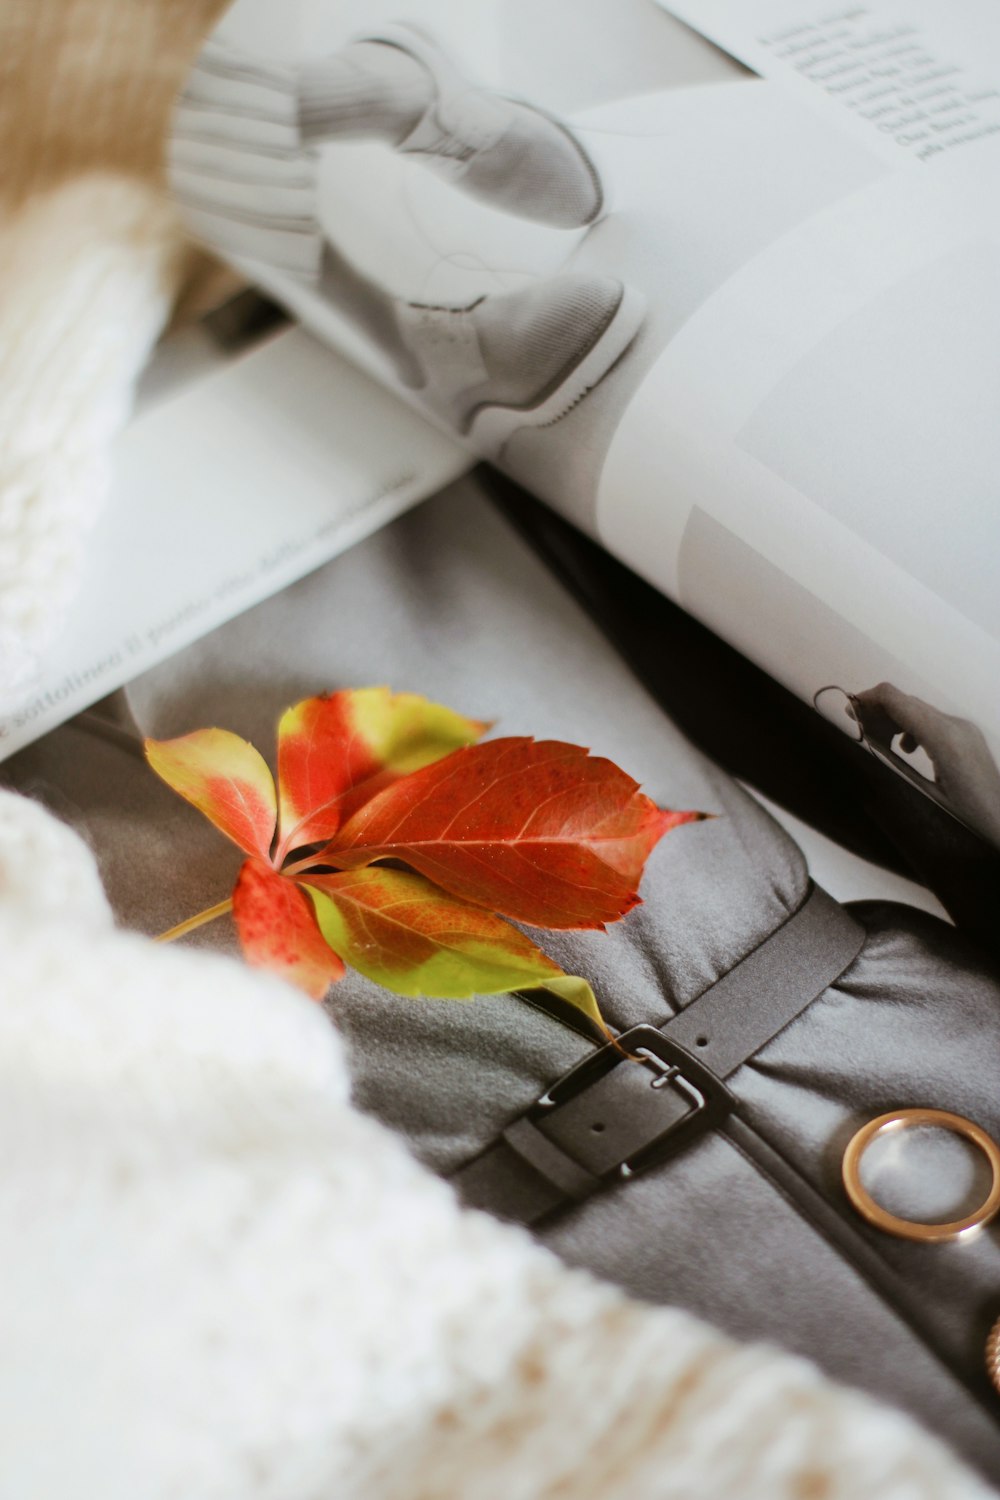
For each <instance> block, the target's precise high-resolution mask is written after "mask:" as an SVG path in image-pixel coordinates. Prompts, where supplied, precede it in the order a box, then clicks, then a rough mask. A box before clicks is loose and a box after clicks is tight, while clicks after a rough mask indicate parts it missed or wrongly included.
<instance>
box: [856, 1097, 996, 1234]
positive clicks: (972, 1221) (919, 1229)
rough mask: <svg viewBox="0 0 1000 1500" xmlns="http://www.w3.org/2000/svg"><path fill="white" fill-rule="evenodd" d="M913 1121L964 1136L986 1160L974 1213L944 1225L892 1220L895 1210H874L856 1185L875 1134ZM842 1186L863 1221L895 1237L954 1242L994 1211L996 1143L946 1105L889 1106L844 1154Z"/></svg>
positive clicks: (872, 1202)
mask: <svg viewBox="0 0 1000 1500" xmlns="http://www.w3.org/2000/svg"><path fill="white" fill-rule="evenodd" d="M918 1125H935V1126H937V1127H938V1129H940V1130H951V1131H954V1133H955V1134H956V1135H961V1136H964V1137H965V1139H966V1140H967V1141H972V1143H973V1145H976V1146H978V1147H979V1149H980V1151H982V1153H983V1155H984V1156H985V1157H986V1159H987V1161H988V1162H989V1164H990V1169H991V1170H992V1173H993V1182H992V1185H991V1187H990V1190H989V1193H988V1194H987V1196H986V1198H985V1199H984V1200H983V1202H982V1203H981V1204H980V1205H979V1207H978V1208H977V1209H976V1210H975V1212H973V1213H971V1214H967V1215H966V1217H965V1218H964V1219H952V1220H951V1222H950V1223H948V1224H921V1223H920V1221H919V1220H917V1219H898V1218H897V1217H896V1215H895V1214H891V1213H889V1212H888V1211H887V1210H886V1209H884V1208H880V1207H879V1205H878V1204H877V1203H876V1202H875V1199H874V1198H873V1197H872V1195H871V1193H869V1192H867V1191H866V1189H865V1188H863V1187H862V1186H861V1175H860V1171H859V1168H860V1166H861V1158H862V1156H863V1155H864V1154H865V1152H866V1151H867V1149H868V1147H869V1146H870V1145H871V1143H872V1141H873V1140H875V1138H876V1136H880V1135H887V1134H888V1133H889V1132H890V1131H894V1130H908V1129H912V1128H914V1127H916V1126H918ZM843 1176H844V1189H845V1191H846V1193H847V1196H848V1198H850V1200H851V1202H852V1203H853V1205H854V1207H855V1208H856V1209H857V1211H858V1213H859V1214H860V1215H861V1217H862V1218H863V1219H867V1220H868V1222H869V1224H874V1226H875V1228H876V1229H882V1230H884V1231H885V1233H886V1234H894V1235H897V1236H898V1237H899V1239H901V1240H922V1241H923V1243H924V1244H940V1243H942V1242H943V1241H944V1240H958V1239H962V1238H963V1237H964V1236H965V1235H971V1234H974V1233H975V1231H976V1230H977V1229H982V1227H983V1225H984V1224H988V1223H989V1222H990V1220H991V1219H993V1218H995V1217H996V1215H997V1213H1000V1146H998V1145H997V1143H996V1141H995V1140H994V1139H993V1137H992V1136H990V1135H987V1134H986V1131H985V1130H983V1129H982V1128H981V1127H980V1126H979V1125H976V1124H974V1123H973V1121H972V1120H967V1119H966V1118H965V1116H964V1115H953V1114H950V1113H949V1111H948V1110H946V1109H894V1110H891V1111H890V1112H889V1114H887V1115H878V1116H877V1117H876V1119H874V1120H869V1122H868V1124H867V1125H863V1126H862V1127H861V1129H860V1130H859V1131H858V1133H857V1135H855V1136H854V1137H853V1139H852V1140H851V1142H850V1144H849V1145H848V1147H847V1150H846V1151H845V1152H844V1164H843Z"/></svg>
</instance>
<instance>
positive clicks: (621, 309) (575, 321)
mask: <svg viewBox="0 0 1000 1500" xmlns="http://www.w3.org/2000/svg"><path fill="white" fill-rule="evenodd" d="M645 311H646V307H645V302H644V299H643V298H642V297H641V296H640V295H639V294H638V293H637V292H635V291H634V290H632V289H631V288H629V287H626V286H624V285H623V284H622V283H621V282H620V281H617V280H616V279H614V278H613V277H605V276H574V275H561V276H553V277H549V278H547V279H544V280H542V281H539V282H537V283H535V284H534V285H533V286H530V287H527V288H525V289H524V290H518V291H515V292H506V293H503V294H501V295H499V296H493V297H483V298H481V299H480V300H479V301H477V302H474V303H473V304H472V305H471V306H470V307H466V308H440V307H423V306H420V305H418V304H412V303H411V304H406V305H402V306H401V307H400V308H399V310H398V311H397V315H396V316H397V326H398V328H399V333H400V338H401V341H402V343H403V345H404V346H405V348H406V350H407V353H408V355H409V356H410V358H411V359H412V360H413V361H414V362H415V363H416V365H417V366H419V367H420V369H421V370H422V371H423V372H424V384H423V387H422V389H421V395H422V396H423V398H424V399H425V400H426V401H427V402H428V404H429V405H431V406H432V407H433V408H434V409H435V410H436V411H438V412H439V414H440V415H441V416H443V417H444V418H445V419H446V420H448V421H449V422H450V423H452V424H453V425H454V426H455V427H456V428H457V429H458V431H459V432H461V433H462V434H463V435H464V436H466V437H468V438H469V440H470V441H471V443H472V444H473V445H474V446H475V448H476V450H477V452H479V453H482V454H483V455H484V456H485V457H489V458H494V459H495V458H497V457H498V455H499V453H500V451H501V450H502V448H503V446H504V444H505V443H506V441H507V439H508V438H509V437H510V436H511V435H512V434H513V433H515V432H517V431H518V430H519V429H521V428H523V427H536V428H539V427H547V426H550V425H552V424H553V423H555V422H557V421H559V419H560V418H561V417H564V416H565V415H566V413H567V412H569V411H570V410H572V408H573V407H574V406H576V405H577V404H578V402H580V401H582V400H583V398H584V397H585V396H586V395H587V394H588V392H589V391H592V390H593V389H594V387H595V386H596V385H598V384H599V383H600V381H602V380H603V379H604V377H605V376H606V375H607V374H608V372H609V371H610V370H611V369H612V368H613V366H614V365H615V364H617V362H618V360H619V359H621V357H622V355H623V354H624V353H625V352H626V350H627V349H628V347H629V345H630V344H631V343H632V341H633V339H634V338H635V336H636V334H637V333H638V331H639V329H640V328H641V326H642V323H643V319H644V317H645Z"/></svg>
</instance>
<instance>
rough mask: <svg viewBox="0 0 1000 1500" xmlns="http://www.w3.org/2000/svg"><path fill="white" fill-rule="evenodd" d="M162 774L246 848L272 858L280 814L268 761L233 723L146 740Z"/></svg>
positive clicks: (151, 758) (150, 757)
mask: <svg viewBox="0 0 1000 1500" xmlns="http://www.w3.org/2000/svg"><path fill="white" fill-rule="evenodd" d="M145 749H146V759H147V760H148V761H149V764H150V765H151V766H152V768H153V770H154V771H155V772H156V774H157V776H160V777H162V779H163V780H164V781H165V782H166V783H167V785H168V786H169V787H172V788H173V789H174V791H175V792H178V793H179V794H180V795H181V796H182V797H184V798H185V799H186V801H188V802H191V803H193V805H194V806H195V807H196V808H197V809H198V811H199V812H202V813H204V814H205V817H206V818H207V819H208V820H209V822H210V823H214V824H215V826H216V828H218V829H219V831H220V832H221V833H224V834H225V835H226V837H227V838H229V839H232V841H233V843H234V844H238V845H239V847H240V848H241V849H242V850H243V851H244V853H246V854H256V855H259V856H260V858H261V859H267V858H268V851H269V850H270V847H271V840H272V839H273V838H274V825H275V820H276V818H277V812H278V808H277V799H276V797H275V791H274V781H273V779H272V777H271V773H270V771H269V770H268V768H267V763H266V761H265V760H264V757H263V756H262V755H261V754H260V752H259V751H257V750H255V749H254V747H253V746H252V745H251V744H248V743H247V741H246V740H241V739H240V737H239V735H238V734H231V733H230V732H229V730H228V729H196V730H195V731H194V733H193V734H185V735H181V737H180V738H179V739H176V740H147V741H146V746H145Z"/></svg>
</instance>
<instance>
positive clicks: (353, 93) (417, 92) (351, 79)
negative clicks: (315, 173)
mask: <svg viewBox="0 0 1000 1500" xmlns="http://www.w3.org/2000/svg"><path fill="white" fill-rule="evenodd" d="M298 93H299V124H300V129H301V132H302V139H303V140H304V141H308V142H313V143H318V142H320V141H323V140H328V139H331V138H334V137H336V138H340V139H343V138H352V137H353V138H355V139H372V138H373V139H377V140H385V141H388V142H389V143H390V145H397V144H398V143H399V142H400V141H402V140H405V138H406V136H408V135H409V133H410V131H411V130H412V129H413V128H414V126H415V125H416V124H417V121H418V120H419V119H420V117H421V116H422V115H423V113H424V111H425V110H426V109H427V107H428V105H429V104H430V102H431V100H432V99H433V97H434V84H433V82H432V80H431V78H430V75H429V74H428V72H427V70H426V68H424V67H423V65H422V64H421V63H419V62H418V61H417V60H416V58H415V57H411V56H410V54H409V53H408V52H404V51H403V50H402V49H401V48H399V47H392V46H389V45H387V44H386V43H383V42H354V43H352V44H351V45H350V46H349V47H345V48H344V49H343V51H341V52H337V53H335V54H334V55H333V56H332V57H327V58H322V59H320V60H319V61H318V62H314V63H308V64H307V65H306V66H305V67H303V68H302V70H301V72H300V74H299V90H298Z"/></svg>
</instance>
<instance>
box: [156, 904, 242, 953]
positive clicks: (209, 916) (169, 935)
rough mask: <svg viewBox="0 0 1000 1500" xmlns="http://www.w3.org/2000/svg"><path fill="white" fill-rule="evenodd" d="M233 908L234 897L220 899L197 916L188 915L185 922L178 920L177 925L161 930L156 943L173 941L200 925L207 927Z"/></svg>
mask: <svg viewBox="0 0 1000 1500" xmlns="http://www.w3.org/2000/svg"><path fill="white" fill-rule="evenodd" d="M232 909H233V898H232V896H227V897H226V899H225V901H220V902H219V903H218V905H216V906H209V907H207V908H206V909H205V911H200V912H198V914H197V915H196V916H193V917H188V918H187V920H186V921H184V922H178V923H177V926H176V927H171V928H169V929H168V930H167V931H166V932H161V933H160V934H159V935H158V936H157V937H155V938H154V939H153V942H154V943H173V942H176V940H177V939H178V938H182V937H186V936H187V934H188V933H189V932H194V931H195V929H196V928H198V927H205V926H207V924H208V923H209V922H214V921H215V919H216V918H217V917H224V916H225V915H226V912H227V911H232Z"/></svg>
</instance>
